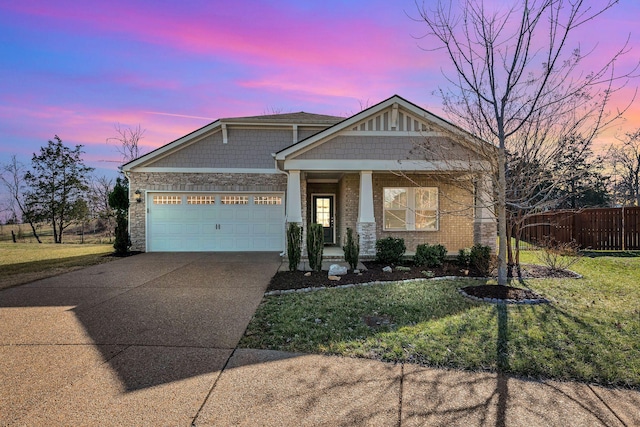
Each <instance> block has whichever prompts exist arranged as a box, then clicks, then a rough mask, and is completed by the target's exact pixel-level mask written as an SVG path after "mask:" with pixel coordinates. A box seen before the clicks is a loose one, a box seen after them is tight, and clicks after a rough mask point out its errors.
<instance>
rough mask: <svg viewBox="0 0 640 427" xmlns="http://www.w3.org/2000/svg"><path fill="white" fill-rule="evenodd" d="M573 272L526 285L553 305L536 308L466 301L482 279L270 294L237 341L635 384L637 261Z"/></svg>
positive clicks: (613, 261)
mask: <svg viewBox="0 0 640 427" xmlns="http://www.w3.org/2000/svg"><path fill="white" fill-rule="evenodd" d="M527 261H530V260H527ZM573 269H574V270H576V271H578V272H579V273H581V274H582V275H583V276H584V278H582V279H533V280H527V281H526V285H527V286H529V287H530V288H532V289H533V290H534V291H536V292H537V293H539V294H541V295H542V296H544V297H546V298H547V299H549V300H551V301H552V303H551V304H542V305H534V306H529V305H507V306H505V305H490V304H485V303H477V302H473V301H470V300H468V299H465V298H463V297H462V296H460V295H459V294H458V292H457V289H458V288H460V287H463V286H468V285H470V284H472V283H485V282H484V281H472V280H470V279H460V280H439V281H428V282H411V283H403V284H386V285H378V286H367V287H357V288H350V289H327V290H324V291H318V292H312V293H302V294H288V295H282V296H272V297H266V298H265V299H264V300H263V302H262V304H261V305H260V307H259V309H258V311H257V313H256V315H255V317H254V319H253V320H252V322H251V323H250V324H249V327H248V329H247V333H246V336H245V337H244V338H243V339H242V341H241V343H240V345H241V346H242V347H245V348H262V349H274V350H285V351H294V352H308V353H327V354H339V355H344V356H353V357H366V358H374V359H379V360H384V361H390V362H411V363H419V364H423V365H428V366H443V367H452V368H459V369H471V370H501V371H503V372H507V373H511V374H516V375H521V376H526V377H534V378H555V379H563V380H578V381H585V382H594V383H599V384H604V385H620V386H633V387H638V386H640V258H617V257H600V258H583V259H582V260H581V261H580V262H579V263H578V264H576V265H575V266H574V267H573Z"/></svg>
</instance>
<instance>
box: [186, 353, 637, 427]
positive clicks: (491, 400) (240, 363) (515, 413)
mask: <svg viewBox="0 0 640 427" xmlns="http://www.w3.org/2000/svg"><path fill="white" fill-rule="evenodd" d="M194 425H196V426H214V425H215V426H256V425H260V426H317V425H326V426H358V425H367V426H485V425H488V426H526V427H532V426H562V427H568V426H600V425H602V426H637V425H640V392H639V391H632V390H622V389H607V388H603V387H599V386H590V385H586V384H580V383H566V382H556V381H545V382H538V381H526V380H521V379H516V378H509V377H505V376H500V375H497V374H493V373H472V372H462V371H452V370H440V369H432V368H422V367H419V366H416V365H409V364H405V365H394V364H388V363H382V362H377V361H372V360H365V359H349V358H341V357H333V356H319V355H301V354H292V353H283V352H276V351H267V350H247V349H237V350H235V352H234V354H233V356H232V357H231V359H230V360H229V362H228V364H227V366H226V368H225V369H224V371H223V372H222V374H221V375H220V377H219V378H218V379H217V381H216V383H215V385H214V387H213V389H212V390H211V393H210V395H209V397H208V399H207V401H206V402H205V404H204V405H203V407H202V408H201V410H200V411H199V413H198V414H197V416H196V419H195V421H194Z"/></svg>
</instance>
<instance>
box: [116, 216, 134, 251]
mask: <svg viewBox="0 0 640 427" xmlns="http://www.w3.org/2000/svg"><path fill="white" fill-rule="evenodd" d="M128 228H129V221H128V220H127V217H125V216H122V215H118V216H117V217H116V233H115V234H116V238H115V242H114V243H113V249H115V251H116V255H126V254H127V253H128V252H129V248H130V247H131V239H130V238H129V230H128Z"/></svg>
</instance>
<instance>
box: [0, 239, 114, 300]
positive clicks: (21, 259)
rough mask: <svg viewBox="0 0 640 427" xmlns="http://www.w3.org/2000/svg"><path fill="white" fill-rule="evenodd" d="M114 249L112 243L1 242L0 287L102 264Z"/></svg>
mask: <svg viewBox="0 0 640 427" xmlns="http://www.w3.org/2000/svg"><path fill="white" fill-rule="evenodd" d="M110 253H113V246H112V245H104V244H103V245H71V244H59V245H58V244H53V243H42V244H38V243H8V242H0V289H1V288H3V287H7V286H13V285H17V284H21V283H26V282H28V281H31V280H36V279H41V278H44V277H48V276H52V275H55V274H60V273H62V272H64V271H68V270H69V269H74V268H78V267H83V266H89V265H94V264H100V263H102V262H105V261H107V260H108V258H105V255H108V254H110Z"/></svg>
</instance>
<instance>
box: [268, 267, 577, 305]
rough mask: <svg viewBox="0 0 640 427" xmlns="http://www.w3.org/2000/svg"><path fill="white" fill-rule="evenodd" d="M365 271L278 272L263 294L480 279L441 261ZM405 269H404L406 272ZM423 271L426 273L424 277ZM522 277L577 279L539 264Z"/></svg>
mask: <svg viewBox="0 0 640 427" xmlns="http://www.w3.org/2000/svg"><path fill="white" fill-rule="evenodd" d="M363 264H364V265H365V266H366V267H367V270H365V271H361V272H360V273H358V274H356V273H353V271H352V270H349V272H348V273H347V274H345V275H344V276H340V280H337V281H333V280H329V278H328V275H327V272H326V271H321V272H312V273H311V274H310V275H305V272H303V271H279V272H278V273H276V274H275V276H273V277H272V278H271V282H270V283H269V287H268V289H267V291H282V290H289V289H304V288H322V287H335V286H340V285H348V284H358V283H371V282H378V281H379V282H392V281H399V280H410V279H416V278H421V279H424V278H428V277H444V276H461V277H481V276H480V275H479V274H478V273H477V272H475V271H473V270H465V269H461V268H460V267H459V266H458V265H456V264H455V263H453V262H445V264H444V265H443V266H442V267H438V268H427V267H418V266H415V265H413V264H412V263H406V264H404V265H401V266H400V267H401V268H402V269H401V270H398V269H397V267H398V266H395V265H393V266H391V267H392V268H393V271H392V272H390V273H387V272H384V271H382V269H383V268H384V267H386V266H387V265H386V264H380V263H376V262H364V263H363ZM407 269H408V270H407ZM423 272H428V275H425V274H424V273H423ZM521 274H522V278H525V279H532V278H575V277H580V276H579V275H577V274H576V273H574V272H572V271H566V270H565V271H553V270H551V269H549V268H548V267H545V266H542V265H523V266H522V272H521ZM464 292H465V293H466V294H467V295H470V296H474V297H477V298H481V299H482V298H493V299H498V300H507V299H508V300H514V301H524V300H530V299H540V298H541V297H540V296H538V295H537V294H535V293H534V292H532V291H530V290H528V289H521V288H515V287H510V286H497V285H482V286H469V287H467V288H464Z"/></svg>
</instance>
